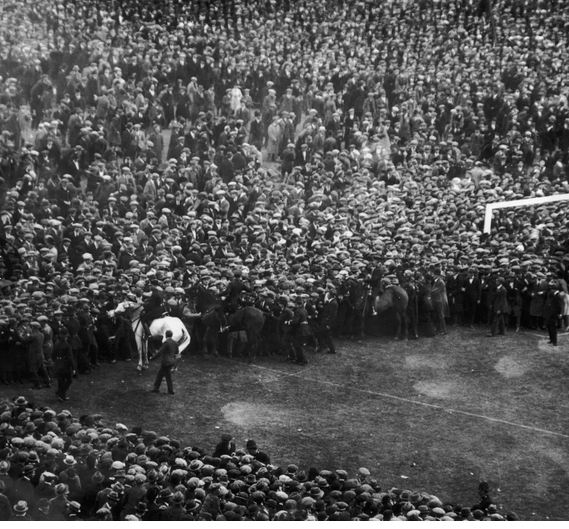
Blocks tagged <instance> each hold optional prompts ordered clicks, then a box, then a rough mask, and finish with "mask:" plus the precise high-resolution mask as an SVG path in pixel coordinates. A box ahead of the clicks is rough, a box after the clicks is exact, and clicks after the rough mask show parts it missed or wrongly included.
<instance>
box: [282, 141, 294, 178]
mask: <svg viewBox="0 0 569 529" xmlns="http://www.w3.org/2000/svg"><path fill="white" fill-rule="evenodd" d="M281 157H282V162H281V175H282V176H283V178H285V177H286V176H287V175H289V174H290V173H292V168H293V167H294V158H295V154H294V144H293V143H289V144H288V145H287V146H286V149H285V150H284V151H283V153H282V155H281Z"/></svg>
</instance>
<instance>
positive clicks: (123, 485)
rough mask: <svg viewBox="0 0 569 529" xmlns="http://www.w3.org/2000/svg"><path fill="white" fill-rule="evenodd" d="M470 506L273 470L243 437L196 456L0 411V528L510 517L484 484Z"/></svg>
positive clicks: (21, 411) (93, 424)
mask: <svg viewBox="0 0 569 529" xmlns="http://www.w3.org/2000/svg"><path fill="white" fill-rule="evenodd" d="M473 492H474V494H473V497H475V496H476V493H475V491H473ZM471 503H472V505H470V504H469V505H464V504H459V503H456V502H447V501H446V500H441V499H440V498H439V497H437V496H435V495H434V494H429V493H426V492H419V491H411V490H405V489H397V488H390V489H388V490H386V489H384V488H383V487H382V486H381V484H380V482H379V481H378V479H376V478H375V477H374V476H372V475H371V473H370V471H369V470H368V469H366V468H360V469H359V470H357V471H356V472H354V473H353V474H350V473H349V472H347V471H345V470H326V469H317V468H313V467H312V468H308V469H302V468H299V467H298V466H297V465H294V464H287V465H281V466H279V465H278V464H274V463H273V464H272V463H271V458H270V456H269V455H268V454H267V453H266V452H264V451H262V450H261V449H259V447H258V446H257V443H256V442H255V441H254V440H252V439H249V440H248V441H247V442H246V443H245V447H244V448H238V447H236V443H235V440H234V439H233V438H232V436H231V435H230V434H223V435H222V436H221V439H220V441H219V443H218V444H217V446H216V447H215V449H214V450H204V449H202V448H200V447H198V446H193V445H192V446H186V447H184V446H183V443H181V442H180V441H179V440H177V439H173V438H171V437H169V436H161V435H159V434H158V433H156V432H154V431H150V430H144V429H142V428H139V427H132V428H129V427H127V426H126V425H124V424H121V423H118V424H116V425H114V426H112V425H106V424H105V421H104V419H103V417H101V415H82V416H81V417H79V418H77V417H73V416H72V415H71V413H70V412H69V411H67V410H63V411H61V412H59V413H58V412H56V411H54V410H53V409H51V408H49V407H43V406H42V407H38V406H36V405H35V404H33V403H30V402H27V401H26V399H25V398H24V397H18V398H14V399H13V401H9V402H8V401H3V402H2V403H1V404H0V520H14V521H18V520H22V521H24V520H34V521H68V520H69V521H71V520H92V521H123V520H126V521H154V522H156V521H183V520H200V521H210V520H213V521H221V520H227V521H269V520H279V521H297V520H298V521H300V520H331V521H334V520H335V521H349V520H361V521H364V520H369V521H381V520H382V521H390V520H392V521H396V520H409V521H423V520H425V521H430V520H432V521H434V520H442V521H447V520H448V521H467V520H478V521H484V520H491V521H494V520H496V521H498V520H517V519H518V517H517V516H516V514H515V513H513V512H499V509H498V508H497V506H496V505H495V503H493V500H492V497H491V490H490V486H489V484H488V483H487V482H485V481H483V482H481V483H480V484H479V486H478V499H477V500H474V499H473V500H472V502H471Z"/></svg>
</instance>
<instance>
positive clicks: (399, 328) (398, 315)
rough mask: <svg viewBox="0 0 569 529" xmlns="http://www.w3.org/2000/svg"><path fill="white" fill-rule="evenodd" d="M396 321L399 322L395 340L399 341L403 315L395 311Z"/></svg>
mask: <svg viewBox="0 0 569 529" xmlns="http://www.w3.org/2000/svg"><path fill="white" fill-rule="evenodd" d="M395 320H396V321H397V330H396V331H395V340H399V335H400V333H401V315H400V314H399V311H398V310H396V311H395Z"/></svg>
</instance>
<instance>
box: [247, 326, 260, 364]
mask: <svg viewBox="0 0 569 529" xmlns="http://www.w3.org/2000/svg"><path fill="white" fill-rule="evenodd" d="M257 345H258V343H257V333H256V332H254V331H253V330H251V329H247V356H248V358H249V363H251V362H252V361H253V360H255V358H257Z"/></svg>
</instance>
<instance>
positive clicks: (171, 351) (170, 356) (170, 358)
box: [151, 338, 179, 367]
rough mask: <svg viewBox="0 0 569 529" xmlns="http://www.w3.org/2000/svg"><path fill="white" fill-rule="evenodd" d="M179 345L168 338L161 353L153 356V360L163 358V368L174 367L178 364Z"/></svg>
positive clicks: (160, 350)
mask: <svg viewBox="0 0 569 529" xmlns="http://www.w3.org/2000/svg"><path fill="white" fill-rule="evenodd" d="M178 352H179V349H178V344H177V343H176V342H175V341H174V340H172V338H168V339H167V340H166V341H165V342H164V343H163V344H162V347H161V348H160V349H159V351H158V352H157V353H156V354H155V355H154V356H152V358H151V360H154V359H155V358H158V357H159V356H162V367H172V366H173V365H174V364H175V363H176V355H177V354H178Z"/></svg>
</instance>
